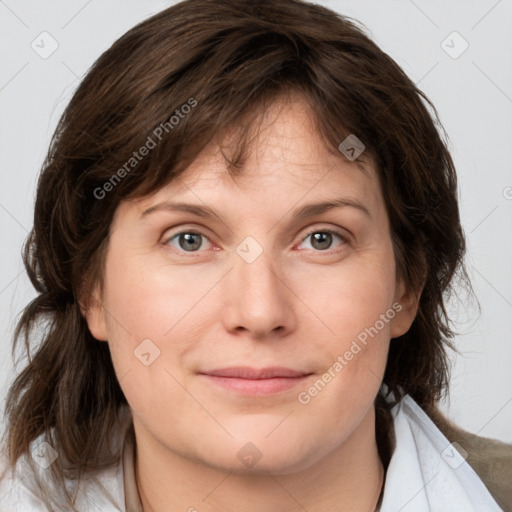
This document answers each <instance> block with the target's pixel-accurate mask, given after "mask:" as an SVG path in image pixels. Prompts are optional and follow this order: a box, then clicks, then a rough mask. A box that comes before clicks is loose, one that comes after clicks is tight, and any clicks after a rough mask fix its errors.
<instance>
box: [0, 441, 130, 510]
mask: <svg viewBox="0 0 512 512" xmlns="http://www.w3.org/2000/svg"><path fill="white" fill-rule="evenodd" d="M58 458H59V454H58V452H57V451H56V450H54V449H53V448H52V447H51V446H50V444H48V443H46V442H45V441H44V438H43V437H42V436H39V437H38V438H37V439H35V440H33V441H32V442H31V444H30V450H29V453H25V454H23V455H22V456H21V457H20V458H19V459H18V461H17V462H16V464H15V466H14V467H11V466H9V465H8V463H7V461H6V459H5V457H3V458H1V459H0V512H48V511H49V510H52V511H55V512H56V511H60V510H62V511H66V512H70V511H71V510H72V509H73V508H72V506H71V505H69V501H68V500H69V499H71V500H72V502H73V503H74V507H75V508H76V510H80V511H81V512H89V511H91V512H92V511H93V510H94V511H97V510H101V511H102V512H113V511H122V510H125V506H124V480H123V472H122V463H121V462H119V464H117V465H113V466H110V467H108V468H105V469H102V470H97V471H95V472H90V473H87V474H86V475H85V476H84V477H82V478H81V479H80V480H79V481H78V480H75V479H72V478H66V479H65V480H64V485H62V484H59V483H58V482H57V483H56V480H55V478H54V475H53V472H52V470H51V466H52V464H54V463H55V461H56V460H57V459H58Z"/></svg>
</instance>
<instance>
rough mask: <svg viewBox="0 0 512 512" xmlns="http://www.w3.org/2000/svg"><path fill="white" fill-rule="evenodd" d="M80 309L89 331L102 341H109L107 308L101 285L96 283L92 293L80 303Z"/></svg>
mask: <svg viewBox="0 0 512 512" xmlns="http://www.w3.org/2000/svg"><path fill="white" fill-rule="evenodd" d="M80 310H81V311H82V314H83V316H84V317H85V320H86V321H87V325H88V327H89V331H91V334H92V335H93V336H94V337H95V338H96V339H97V340H100V341H107V339H108V336H107V324H106V321H105V316H106V315H105V309H104V308H103V304H102V297H101V292H100V286H99V285H96V286H95V287H94V290H93V291H92V293H91V294H90V295H89V297H87V298H86V299H85V301H84V302H83V303H82V302H81V303H80Z"/></svg>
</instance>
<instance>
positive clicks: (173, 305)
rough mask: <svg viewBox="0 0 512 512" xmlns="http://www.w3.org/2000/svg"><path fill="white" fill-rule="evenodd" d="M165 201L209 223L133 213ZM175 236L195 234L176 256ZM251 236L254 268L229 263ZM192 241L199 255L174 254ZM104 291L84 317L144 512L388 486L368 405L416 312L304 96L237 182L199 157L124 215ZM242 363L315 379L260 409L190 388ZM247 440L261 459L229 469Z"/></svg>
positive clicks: (329, 503) (274, 124)
mask: <svg viewBox="0 0 512 512" xmlns="http://www.w3.org/2000/svg"><path fill="white" fill-rule="evenodd" d="M341 197H343V198H349V199H351V200H354V201H358V202H359V203H361V204H362V205H364V207H365V208H366V209H367V210H368V214H366V213H364V212H363V211H361V210H360V209H357V208H355V207H352V206H344V207H339V208H334V209H331V210H329V211H325V212H323V213H319V214H316V215H314V216H311V217H308V218H304V219H294V218H293V212H294V211H295V210H296V209H299V208H300V207H302V206H304V205H306V204H310V203H317V202H322V201H326V200H331V199H337V198H341ZM169 200H172V201H176V202H178V201H179V202H187V203H193V204H198V205H201V206H208V207H209V208H211V209H213V210H214V211H215V212H216V214H217V217H212V218H206V217H199V216H197V215H193V214H192V213H188V212H175V211H170V210H165V209H160V210H158V209H157V210H156V211H153V212H152V213H149V214H146V215H143V216H142V217H141V214H142V212H143V211H144V210H146V209H147V208H150V207H152V206H154V205H156V204H158V203H161V202H162V201H169ZM326 229H332V230H337V231H338V232H339V233H340V234H341V235H342V236H343V237H344V238H338V237H337V236H336V235H334V236H333V237H332V239H329V237H328V235H327V241H326V242H323V244H324V245H322V244H321V243H318V242H315V240H314V238H313V236H308V235H309V234H310V232H311V231H313V232H317V233H318V232H319V233H324V232H325V230H326ZM180 232H186V233H190V232H192V233H197V232H199V233H201V234H203V235H205V236H204V237H201V236H196V237H193V239H192V242H189V245H186V243H187V242H186V240H183V237H181V242H182V244H183V245H180V237H179V236H175V235H176V234H177V233H180ZM248 236H251V237H252V238H253V239H254V240H256V241H257V243H258V244H259V246H260V247H261V249H262V250H263V252H262V253H261V254H260V255H259V257H258V258H257V259H256V260H255V261H253V262H252V263H248V262H247V261H246V260H244V259H243V258H242V257H240V256H239V254H237V252H236V249H237V246H239V244H240V243H241V242H242V241H243V240H244V239H245V238H246V237H248ZM317 236H318V235H317ZM196 242H197V244H196V245H195V246H194V243H196ZM329 242H330V244H329ZM190 243H191V244H192V246H193V247H195V250H194V249H192V250H189V251H187V250H186V249H184V248H183V247H185V248H190ZM197 247H199V248H197ZM250 250H251V251H252V250H253V249H250ZM99 290H100V288H99V287H98V288H97V289H96V294H95V302H94V304H93V305H92V306H91V307H90V308H89V310H88V311H87V315H86V317H87V321H88V324H89V328H90V330H91V332H92V334H93V335H94V337H95V338H97V339H98V340H105V341H108V343H109V346H110V350H111V353H112V359H113V363H114V367H115V370H116V373H117V376H118V378H119V380H120V384H121V387H122V389H123V391H124V393H125V396H126V398H127V400H128V402H129V405H130V407H131V410H132V413H133V420H134V427H135V435H136V443H137V457H136V476H137V483H138V489H139V494H140V496H141V501H142V504H143V506H144V510H145V511H146V512H148V511H155V512H163V511H168V510H183V511H191V512H192V511H194V510H197V511H200V512H213V511H235V510H236V511H240V510H242V511H244V512H262V511H263V512H267V511H268V512H290V511H299V510H300V511H303V510H304V509H306V510H308V511H309V512H318V511H324V510H333V511H334V510H336V511H340V512H341V511H351V512H354V511H364V512H367V511H368V510H373V507H375V504H376V501H377V496H378V493H379V490H380V484H381V478H382V477H383V468H382V464H381V462H380V459H379V457H378V452H377V445H376V441H375V411H374V399H375V397H376V395H377V393H378V390H379V387H380V385H381V382H382V377H383V374H384V369H385V365H386V358H387V354H388V348H389V343H390V338H394V337H397V336H400V335H402V334H403V333H405V332H406V331H407V330H408V329H409V327H410V325H411V323H412V321H413V319H414V316H415V314H416V310H417V299H416V298H415V294H412V293H410V292H409V291H407V289H406V287H405V286H404V285H403V283H401V282H400V281H398V280H397V278H396V269H395V260H394V255H393V248H392V243H391V233H390V227H389V220H388V216H387V213H386V209H385V205H384V200H383V196H382V193H381V191H380V187H379V184H378V180H377V174H376V172H375V169H373V167H372V166H371V163H370V164H368V166H367V167H366V172H363V171H362V170H361V169H360V168H359V167H358V166H357V165H356V164H355V163H354V162H350V161H349V160H347V159H345V158H344V157H343V156H342V155H341V154H339V155H333V154H332V153H330V152H328V151H327V149H326V148H325V147H324V146H323V144H322V142H321V141H320V139H319V136H318V134H317V133H316V131H315V129H314V127H313V125H312V123H311V112H310V111H309V110H308V107H307V105H306V103H305V102H304V101H302V100H301V98H300V97H293V96H292V97H291V98H289V99H288V100H285V99H282V100H279V101H276V102H275V103H274V105H273V106H272V108H271V109H270V110H269V111H268V112H267V113H266V115H265V118H264V122H263V123H262V125H261V130H260V132H259V135H258V137H257V139H256V141H255V144H254V146H253V148H252V151H251V153H250V156H249V158H248V160H247V161H246V163H245V170H244V173H243V174H242V175H241V176H239V177H237V178H235V179H234V178H232V177H231V176H230V175H229V174H228V172H227V170H226V164H225V161H224V159H223V158H222V155H221V153H220V151H219V147H218V146H214V145H212V146H210V147H208V148H207V149H206V150H204V151H203V152H202V153H201V154H200V155H199V156H198V158H197V159H196V160H195V161H194V162H193V164H192V165H191V166H190V167H189V168H188V169H187V170H186V171H185V173H184V174H182V175H181V176H180V177H179V178H178V179H175V180H174V181H173V182H172V183H171V184H169V185H168V186H166V187H164V188H162V189H161V190H159V191H158V192H157V193H156V194H154V195H152V196H149V197H144V198H142V199H141V200H137V201H133V200H132V201H129V202H122V203H121V204H120V206H119V207H118V209H117V211H116V215H115V218H114V220H113V224H112V227H111V238H110V243H109V248H108V252H107V256H106V264H105V273H104V283H103V290H102V293H100V292H99ZM396 303H399V304H400V305H401V311H400V312H398V313H396V314H395V316H394V318H393V319H392V320H390V321H388V322H387V323H385V325H384V327H383V328H382V329H381V330H380V331H379V332H378V335H376V336H374V337H373V338H369V341H368V343H367V345H366V346H364V347H363V349H362V350H361V351H360V352H358V353H357V354H356V355H354V357H353V358H352V359H351V360H350V361H349V362H348V363H347V364H346V366H344V368H343V369H342V371H339V372H338V373H336V376H335V377H334V378H332V380H331V381H330V382H329V383H328V384H327V385H326V386H325V387H324V388H323V389H322V390H321V392H319V393H318V394H317V395H316V396H314V397H311V400H310V402H309V403H307V404H306V405H304V404H302V403H300V402H299V401H298V398H297V396H298V393H299V392H301V391H304V390H307V389H308V388H309V387H310V386H312V385H313V383H314V382H316V381H318V379H320V378H321V376H322V374H324V372H326V371H327V369H328V368H329V367H332V365H333V364H334V362H335V361H336V358H337V357H338V356H339V355H343V354H344V353H345V352H346V351H347V350H349V348H350V346H351V344H352V342H353V340H355V339H356V337H357V336H358V334H360V333H361V332H362V331H364V329H365V328H368V327H370V326H373V325H374V324H375V322H376V320H378V319H379V315H381V314H385V313H386V311H389V310H390V309H392V305H393V304H396ZM147 338H149V339H150V340H152V342H153V343H154V344H155V345H156V346H157V347H158V349H159V350H160V355H159V357H158V358H156V359H155V360H154V361H153V362H152V363H151V364H150V365H148V366H145V365H144V364H142V363H141V362H140V361H139V360H138V359H137V358H136V357H135V356H134V350H135V349H136V348H137V346H138V345H139V344H140V343H141V341H142V340H144V339H147ZM242 365H243V366H252V367H257V368H262V367H266V366H274V365H275V366H286V367H288V368H292V369H296V370H303V371H308V372H313V375H312V376H310V377H308V378H307V380H306V382H305V383H301V384H300V385H298V386H296V387H294V388H292V389H290V390H286V391H281V392H279V393H276V394H273V395H267V396H264V397H253V396H242V395H239V394H237V393H235V392H233V391H230V390H225V389H223V388H220V387H219V386H216V385H213V384H212V383H211V382H210V381H209V380H208V379H207V378H206V377H204V376H200V375H198V372H199V371H200V370H210V369H215V368H224V367H229V366H242ZM248 442H250V443H252V444H253V445H254V446H255V447H257V449H258V450H259V452H260V453H261V458H260V459H259V460H258V461H257V462H256V463H255V464H253V465H251V466H245V465H244V464H242V463H241V461H240V459H239V458H238V456H237V454H238V452H239V451H240V449H241V448H242V447H244V445H246V443H248ZM246 449H247V448H246ZM262 497H264V498H262Z"/></svg>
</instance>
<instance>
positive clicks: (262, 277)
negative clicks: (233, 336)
mask: <svg viewBox="0 0 512 512" xmlns="http://www.w3.org/2000/svg"><path fill="white" fill-rule="evenodd" d="M233 266H234V268H233V269H232V271H231V272H229V274H228V275H227V276H226V280H225V282H224V289H223V293H224V301H223V303H224V308H223V321H224V326H225V328H226V329H227V330H228V331H229V332H231V333H246V335H249V336H250V337H252V338H255V339H260V340H262V339H268V338H276V337H277V338H279V337H282V336H285V335H286V334H289V333H290V332H291V331H293V330H294V329H295V326H296V315H295V310H294V305H293V297H294V295H293V293H292V291H291V289H290V285H289V283H287V282H286V281H287V280H286V277H285V276H284V275H282V273H280V272H279V269H277V268H274V266H273V264H272V261H271V256H270V255H268V254H267V253H266V252H265V251H264V252H263V253H262V254H261V255H260V256H259V257H258V258H257V259H256V261H253V262H252V263H248V262H246V261H245V260H244V259H243V258H241V257H239V256H238V255H237V254H234V258H233Z"/></svg>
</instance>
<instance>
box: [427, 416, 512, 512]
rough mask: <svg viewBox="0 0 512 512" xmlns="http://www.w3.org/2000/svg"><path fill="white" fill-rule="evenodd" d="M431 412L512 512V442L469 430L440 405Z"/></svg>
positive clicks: (479, 474) (490, 489)
mask: <svg viewBox="0 0 512 512" xmlns="http://www.w3.org/2000/svg"><path fill="white" fill-rule="evenodd" d="M428 414H429V417H430V418H431V419H432V421H433V422H434V424H435V425H436V426H437V427H438V428H439V430H440V431H441V432H442V433H443V434H444V435H445V436H446V438H447V439H448V440H449V441H450V442H451V443H453V444H454V446H456V447H457V449H458V450H459V451H461V452H462V455H463V456H464V457H465V458H466V461H467V463H468V464H469V465H470V466H471V467H472V468H473V470H474V471H475V473H476V474H477V475H478V476H479V477H480V478H481V480H482V481H483V483H484V484H485V486H486V487H487V489H489V492H490V493H491V494H492V495H493V497H494V499H495V500H496V501H497V503H498V504H499V505H500V506H501V507H502V508H503V510H504V511H505V512H512V445H511V444H508V443H504V442H502V441H498V440H496V439H491V438H487V437H480V436H477V435H475V434H472V433H470V432H467V431H466V430H463V429H462V428H460V427H458V426H457V425H456V424H454V423H453V422H452V421H450V420H449V419H448V418H447V417H446V416H445V415H444V414H443V413H442V412H441V411H440V410H439V409H438V408H435V409H433V410H432V411H429V413H428ZM455 443H457V444H455Z"/></svg>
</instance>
